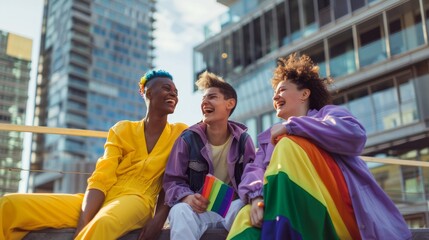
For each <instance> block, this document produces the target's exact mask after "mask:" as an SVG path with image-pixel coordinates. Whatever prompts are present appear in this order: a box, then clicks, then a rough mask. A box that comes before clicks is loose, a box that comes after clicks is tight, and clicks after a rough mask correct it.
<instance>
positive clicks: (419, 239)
mask: <svg viewBox="0 0 429 240" xmlns="http://www.w3.org/2000/svg"><path fill="white" fill-rule="evenodd" d="M411 232H412V234H413V238H412V239H413V240H429V228H419V229H411ZM73 234H74V229H73V228H66V229H51V228H49V229H43V230H39V231H34V232H31V233H29V234H27V236H25V238H24V240H69V239H70V240H71V239H73ZM139 234H140V230H135V231H132V232H129V233H128V234H126V235H125V236H123V237H121V238H119V240H136V239H137V238H138V236H139ZM227 234H228V232H227V231H226V230H225V229H220V228H219V229H209V230H207V231H206V233H204V235H203V237H202V238H201V240H224V239H225V238H226V236H227ZM169 239H170V229H164V230H163V231H162V233H161V236H160V237H159V240H169Z"/></svg>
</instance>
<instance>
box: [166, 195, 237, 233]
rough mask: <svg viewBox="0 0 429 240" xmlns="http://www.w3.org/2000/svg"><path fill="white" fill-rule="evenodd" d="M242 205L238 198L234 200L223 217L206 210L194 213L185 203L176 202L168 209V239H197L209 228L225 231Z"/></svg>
mask: <svg viewBox="0 0 429 240" xmlns="http://www.w3.org/2000/svg"><path fill="white" fill-rule="evenodd" d="M243 206H244V203H243V201H241V200H240V199H237V200H234V201H233V202H232V203H231V206H230V207H229V210H228V212H227V214H226V216H225V218H223V217H222V216H220V215H219V214H217V213H215V212H212V211H207V212H204V213H200V214H198V213H195V212H194V211H193V210H192V208H191V206H189V204H187V203H183V202H181V203H178V204H176V205H174V206H173V207H172V208H171V209H170V213H169V215H168V221H169V222H170V239H171V240H182V239H195V240H198V239H200V238H201V236H203V234H204V232H205V231H206V230H207V229H209V228H222V227H223V228H225V229H226V230H227V231H229V229H230V228H231V225H232V223H233V222H234V219H235V216H237V213H238V211H240V209H241V208H242V207H243Z"/></svg>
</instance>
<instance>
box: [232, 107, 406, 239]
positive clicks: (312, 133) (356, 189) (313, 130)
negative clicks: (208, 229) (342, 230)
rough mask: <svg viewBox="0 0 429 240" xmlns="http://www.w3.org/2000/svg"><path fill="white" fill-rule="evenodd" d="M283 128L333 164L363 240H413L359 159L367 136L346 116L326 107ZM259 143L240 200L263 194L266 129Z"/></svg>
mask: <svg viewBox="0 0 429 240" xmlns="http://www.w3.org/2000/svg"><path fill="white" fill-rule="evenodd" d="M281 124H283V125H284V126H285V127H286V129H287V132H288V134H290V135H296V136H301V137H305V138H308V139H311V140H312V142H314V143H315V144H317V145H318V146H319V147H321V148H323V149H324V150H326V151H328V152H329V153H330V154H331V156H332V157H333V158H334V159H335V161H336V162H337V164H338V167H339V168H340V169H341V171H342V173H343V175H344V178H345V181H346V182H347V186H348V189H349V193H350V198H351V200H352V205H353V209H354V212H355V216H356V221H357V224H358V227H359V231H360V235H361V237H362V239H411V232H410V230H409V229H408V226H407V225H406V223H405V221H404V218H403V217H402V215H401V214H400V212H399V211H398V209H397V208H396V206H395V205H394V203H393V202H392V201H391V199H390V198H389V197H388V196H387V195H386V193H385V192H384V191H383V190H382V189H381V188H380V187H379V185H378V184H377V182H376V181H375V179H374V177H373V176H372V174H371V172H370V171H369V169H368V167H367V165H366V163H365V162H364V161H363V160H362V159H360V158H359V155H360V154H361V152H362V150H363V148H364V146H365V142H366V133H365V129H364V127H363V126H362V125H361V124H360V123H359V122H358V121H357V119H356V118H355V117H353V116H352V114H351V113H350V112H348V111H347V110H346V109H345V108H343V107H339V106H334V105H327V106H325V107H323V108H321V109H320V110H319V111H317V110H309V111H308V113H307V116H301V117H290V118H289V119H288V120H287V121H285V122H282V123H281ZM258 142H259V149H258V151H257V152H256V158H255V161H254V163H251V164H248V165H247V166H246V168H245V169H244V173H243V177H242V181H241V183H240V186H239V194H242V195H240V198H242V199H245V200H246V201H247V202H248V201H249V200H250V199H252V198H254V197H257V196H262V195H263V191H262V187H263V179H264V172H265V169H266V167H267V165H268V164H269V162H270V158H271V155H272V152H273V150H274V146H273V145H272V144H271V143H270V142H271V133H270V129H268V130H266V131H264V132H262V133H261V134H259V136H258Z"/></svg>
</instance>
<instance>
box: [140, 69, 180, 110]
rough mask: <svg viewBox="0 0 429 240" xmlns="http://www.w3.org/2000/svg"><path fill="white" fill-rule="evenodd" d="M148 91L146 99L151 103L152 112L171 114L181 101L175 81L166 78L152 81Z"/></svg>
mask: <svg viewBox="0 0 429 240" xmlns="http://www.w3.org/2000/svg"><path fill="white" fill-rule="evenodd" d="M147 87H148V89H147V90H146V98H147V99H148V101H149V109H150V110H151V111H156V112H160V113H161V114H171V113H173V112H174V110H175V109H176V105H177V103H178V101H179V99H178V91H177V89H176V85H174V83H173V81H172V80H171V79H169V78H166V77H159V78H156V79H153V80H151V82H150V83H149V84H148V86H147Z"/></svg>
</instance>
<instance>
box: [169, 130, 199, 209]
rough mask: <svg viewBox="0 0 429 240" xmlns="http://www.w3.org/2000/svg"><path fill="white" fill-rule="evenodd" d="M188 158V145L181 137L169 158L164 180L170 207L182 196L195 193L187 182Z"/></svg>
mask: <svg viewBox="0 0 429 240" xmlns="http://www.w3.org/2000/svg"><path fill="white" fill-rule="evenodd" d="M188 159H189V153H188V145H187V144H186V142H185V141H184V140H183V139H182V138H181V137H179V138H178V139H177V140H176V142H175V143H174V146H173V149H172V150H171V153H170V157H169V158H168V162H167V167H166V169H165V174H164V180H163V188H164V191H165V203H166V204H167V205H168V206H170V207H172V206H173V205H174V204H176V203H178V202H180V200H181V199H182V198H184V197H186V196H188V195H190V194H194V192H193V191H192V190H191V189H190V188H189V185H188V183H187V180H188V176H187V174H186V170H187V168H188Z"/></svg>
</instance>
